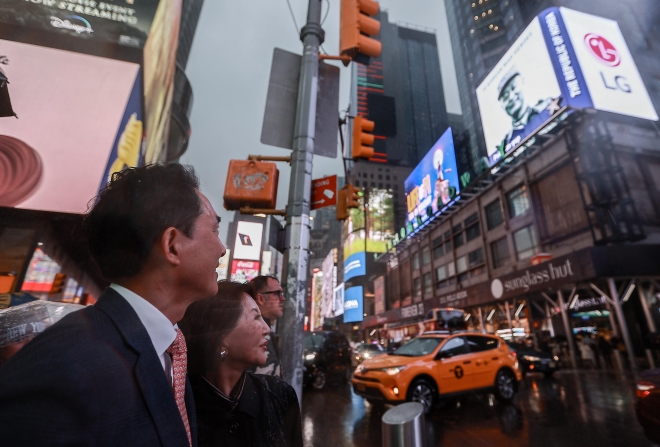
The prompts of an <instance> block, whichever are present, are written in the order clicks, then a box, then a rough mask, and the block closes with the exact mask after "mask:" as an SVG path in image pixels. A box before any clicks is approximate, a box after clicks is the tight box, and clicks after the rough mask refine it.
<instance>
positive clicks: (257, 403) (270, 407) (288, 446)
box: [190, 373, 303, 447]
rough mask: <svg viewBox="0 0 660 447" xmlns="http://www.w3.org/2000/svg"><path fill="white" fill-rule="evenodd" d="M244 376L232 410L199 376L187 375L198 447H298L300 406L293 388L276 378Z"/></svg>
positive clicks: (300, 433)
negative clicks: (236, 402)
mask: <svg viewBox="0 0 660 447" xmlns="http://www.w3.org/2000/svg"><path fill="white" fill-rule="evenodd" d="M246 375H247V377H246V380H245V386H244V388H243V392H242V394H241V397H240V398H239V400H238V405H236V406H235V408H234V409H232V408H231V405H229V404H228V403H227V402H226V401H225V400H224V399H222V398H221V397H220V396H219V395H218V394H217V391H216V390H215V389H214V388H213V387H212V386H211V385H210V384H209V383H207V382H206V381H205V380H204V379H203V378H202V377H201V376H199V375H191V376H190V382H191V384H192V389H193V394H194V396H195V408H196V410H197V411H196V412H197V428H198V439H199V447H216V446H222V447H225V446H227V447H229V446H241V447H242V446H245V447H248V446H249V447H262V446H263V447H302V445H303V443H302V427H301V422H300V406H299V404H298V397H297V396H296V392H295V391H294V389H293V388H292V387H291V386H290V385H289V384H288V383H286V382H284V381H283V380H281V379H279V378H277V377H273V376H264V375H260V374H251V373H246Z"/></svg>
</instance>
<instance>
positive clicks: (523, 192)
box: [506, 185, 530, 218]
mask: <svg viewBox="0 0 660 447" xmlns="http://www.w3.org/2000/svg"><path fill="white" fill-rule="evenodd" d="M506 201H507V204H508V206H509V217H510V218H514V217H516V216H521V215H523V214H525V213H526V212H527V210H529V207H530V202H529V191H528V190H527V187H526V186H525V185H523V186H519V187H518V188H516V189H514V190H513V191H510V192H509V193H508V194H507V195H506Z"/></svg>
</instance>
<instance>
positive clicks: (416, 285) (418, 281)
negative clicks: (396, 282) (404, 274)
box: [413, 278, 422, 298]
mask: <svg viewBox="0 0 660 447" xmlns="http://www.w3.org/2000/svg"><path fill="white" fill-rule="evenodd" d="M413 294H414V295H415V298H421V297H422V278H415V279H413Z"/></svg>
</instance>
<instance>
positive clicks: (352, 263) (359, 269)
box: [344, 251, 367, 281]
mask: <svg viewBox="0 0 660 447" xmlns="http://www.w3.org/2000/svg"><path fill="white" fill-rule="evenodd" d="M366 274H367V256H366V253H365V252H363V251H360V252H358V253H353V254H352V255H350V256H349V257H348V258H345V259H344V281H348V280H349V279H351V278H355V277H356V276H363V275H366Z"/></svg>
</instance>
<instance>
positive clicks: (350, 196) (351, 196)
mask: <svg viewBox="0 0 660 447" xmlns="http://www.w3.org/2000/svg"><path fill="white" fill-rule="evenodd" d="M344 188H346V208H359V207H360V195H361V192H362V190H361V189H360V188H358V187H356V186H353V185H351V184H350V183H348V184H347V185H346V186H344Z"/></svg>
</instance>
